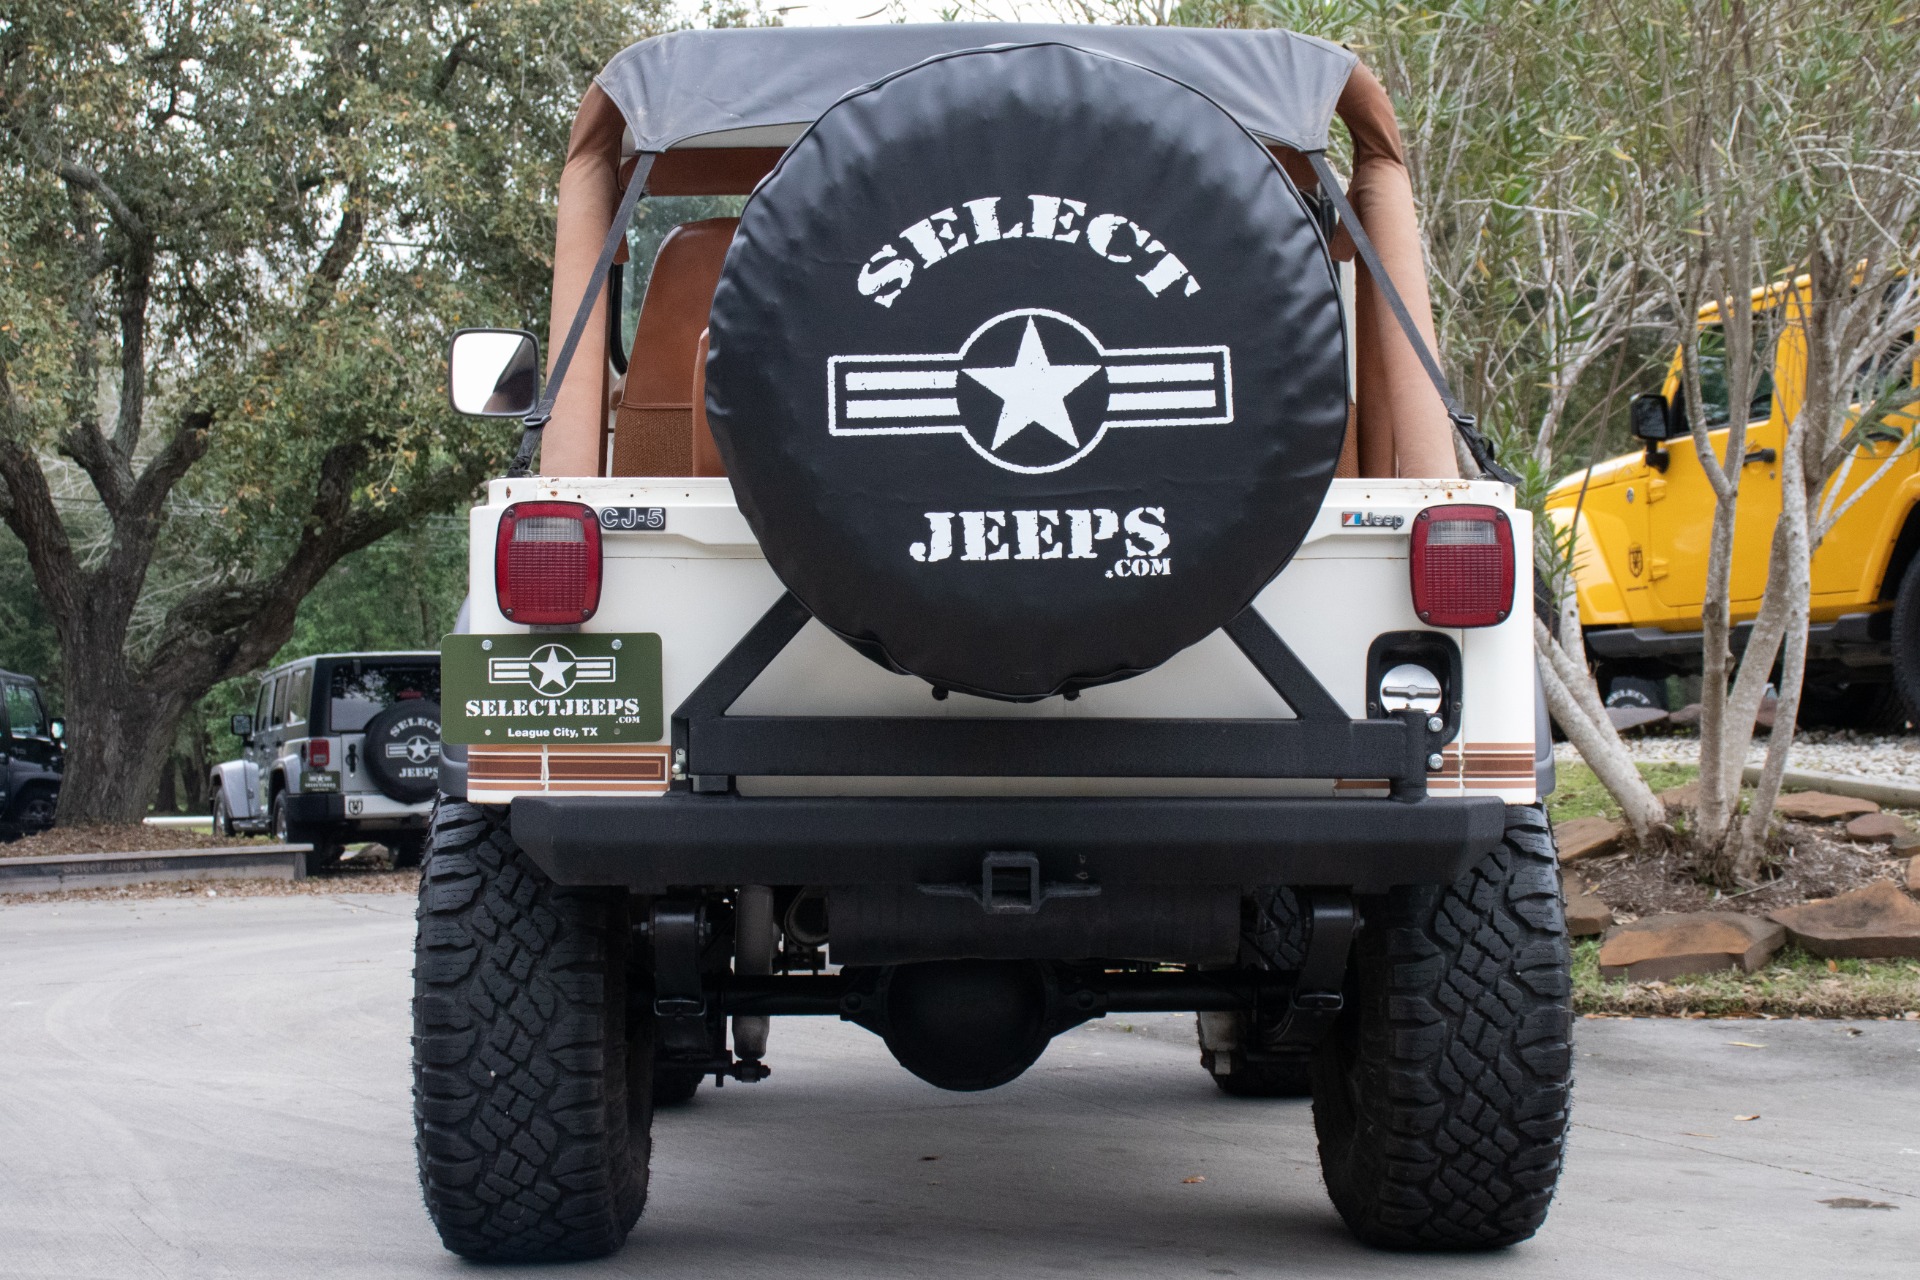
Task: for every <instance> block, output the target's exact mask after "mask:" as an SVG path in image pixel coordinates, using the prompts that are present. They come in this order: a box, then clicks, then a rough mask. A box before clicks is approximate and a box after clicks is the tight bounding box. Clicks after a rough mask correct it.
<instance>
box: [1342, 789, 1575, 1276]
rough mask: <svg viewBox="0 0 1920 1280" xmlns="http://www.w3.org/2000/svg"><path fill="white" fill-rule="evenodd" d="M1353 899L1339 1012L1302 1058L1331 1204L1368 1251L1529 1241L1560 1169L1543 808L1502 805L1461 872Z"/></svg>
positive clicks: (1547, 834) (1567, 1019)
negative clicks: (1355, 926) (1358, 920)
mask: <svg viewBox="0 0 1920 1280" xmlns="http://www.w3.org/2000/svg"><path fill="white" fill-rule="evenodd" d="M1361 911H1362V916H1363V919H1364V922H1365V924H1364V927H1363V928H1362V929H1361V931H1360V933H1359V935H1358V937H1357V938H1356V939H1355V944H1354V957H1353V961H1352V963H1351V966H1350V968H1349V971H1348V979H1347V983H1348V985H1347V1008H1346V1011H1345V1012H1344V1013H1343V1014H1342V1015H1341V1018H1340V1022H1339V1024H1338V1025H1337V1026H1336V1027H1335V1029H1334V1031H1333V1033H1332V1034H1331V1035H1329V1036H1328V1038H1327V1040H1326V1041H1325V1042H1324V1043H1323V1044H1322V1045H1321V1046H1320V1049H1319V1052H1318V1053H1317V1054H1316V1057H1315V1061H1314V1088H1313V1119H1314V1128H1315V1130H1316V1131H1317V1133H1318V1135H1319V1139H1320V1167H1321V1172H1322V1174H1323V1176H1324V1177H1325V1179H1326V1183H1327V1191H1328V1193H1329V1195H1331V1197H1332V1199H1333V1203H1334V1207H1335V1208H1336V1209H1338V1210H1339V1212H1340V1216H1341V1217H1342V1218H1343V1219H1345V1221H1346V1224H1347V1228H1348V1229H1349V1230H1350V1231H1352V1232H1353V1234H1354V1235H1355V1236H1356V1237H1357V1238H1358V1239H1359V1240H1361V1241H1362V1242H1363V1243H1366V1244H1370V1245H1374V1246H1377V1247H1381V1248H1388V1249H1435V1250H1458V1249H1491V1248H1499V1247H1501V1246H1504V1245H1510V1244H1514V1243H1516V1242H1518V1241H1521V1240H1525V1239H1526V1238H1527V1237H1529V1236H1531V1235H1532V1234H1533V1233H1534V1232H1535V1231H1536V1230H1538V1229H1539V1227H1540V1224H1541V1223H1542V1222H1543V1221H1545V1219H1546V1216H1547V1205H1548V1202H1549V1201H1550V1200H1551V1199H1552V1197H1553V1189H1554V1184H1555V1182H1556V1181H1557V1179H1558V1178H1559V1175H1560V1167H1561V1156H1562V1151H1563V1148H1564V1144H1565V1140H1566V1131H1567V1110H1568V1102H1569V1093H1570V1086H1571V1075H1572V1058H1573V1055H1572V1049H1571V1046H1570V1043H1569V1039H1570V1035H1571V1032H1572V1026H1573V1013H1572V1006H1571V1002H1570V996H1571V976H1570V973H1569V967H1570V961H1569V954H1568V950H1567V934H1566V919H1565V914H1564V911H1563V909H1562V907H1561V902H1560V893H1559V887H1558V884H1557V883H1556V879H1555V858H1554V846H1553V835H1552V832H1551V831H1550V830H1549V828H1548V826H1547V819H1546V815H1545V813H1544V812H1543V811H1542V810H1541V809H1540V807H1539V806H1537V805H1530V806H1526V807H1519V806H1513V807H1509V808H1508V810H1507V834H1506V839H1505V842H1504V844H1503V846H1502V847H1501V848H1500V849H1499V850H1498V851H1496V852H1494V853H1492V854H1490V855H1488V857H1487V858H1486V859H1485V860H1483V861H1482V862H1481V863H1480V865H1479V866H1477V867H1475V868H1474V869H1473V871H1471V872H1470V873H1468V874H1467V875H1466V876H1463V877H1462V878H1461V879H1460V880H1458V881H1456V882H1455V883H1453V884H1451V885H1448V886H1445V887H1439V886H1421V887H1415V888H1405V889H1398V890H1395V891H1393V892H1391V893H1389V894H1387V895H1385V896H1383V897H1379V898H1369V899H1365V900H1363V902H1362V904H1361Z"/></svg>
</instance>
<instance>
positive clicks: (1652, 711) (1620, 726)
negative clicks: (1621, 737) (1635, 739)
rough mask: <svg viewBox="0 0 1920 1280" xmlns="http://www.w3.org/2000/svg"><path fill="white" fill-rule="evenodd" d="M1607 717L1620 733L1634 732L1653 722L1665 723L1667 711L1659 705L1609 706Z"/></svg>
mask: <svg viewBox="0 0 1920 1280" xmlns="http://www.w3.org/2000/svg"><path fill="white" fill-rule="evenodd" d="M1607 719H1609V720H1611V721H1612V722H1613V727H1614V730H1615V731H1616V732H1618V733H1632V732H1633V731H1634V730H1635V729H1644V728H1646V727H1647V726H1648V725H1651V724H1665V723H1666V722H1667V713H1666V712H1664V711H1662V710H1660V708H1658V707H1608V708H1607Z"/></svg>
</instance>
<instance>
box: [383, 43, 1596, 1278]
mask: <svg viewBox="0 0 1920 1280" xmlns="http://www.w3.org/2000/svg"><path fill="white" fill-rule="evenodd" d="M713 86H725V89H724V90H715V89H714V88H713ZM1336 111H1337V113H1338V115H1339V117H1340V119H1341V120H1342V121H1344V123H1345V126H1346V128H1347V130H1348V132H1349V134H1350V136H1351V138H1352V140H1353V150H1352V162H1351V191H1352V201H1351V203H1349V200H1348V195H1347V191H1346V190H1345V189H1343V187H1342V185H1341V183H1340V181H1339V179H1338V178H1337V176H1336V175H1334V173H1333V171H1332V169H1331V167H1330V166H1329V164H1328V162H1327V159H1326V156H1325V152H1326V148H1327V145H1328V129H1329V125H1330V123H1331V121H1332V119H1333V117H1334V115H1335V114H1336ZM747 193H751V195H750V198H749V199H748V200H747V202H746V204H745V206H744V209H743V211H742V213H741V215H740V216H739V218H737V219H733V218H722V219H707V220H703V221H700V222H695V223H691V224H688V225H686V226H683V227H680V228H678V229H676V230H675V231H674V232H673V233H672V234H670V235H669V236H668V237H667V238H666V240H665V241H664V243H663V244H662V245H661V248H660V250H659V254H658V257H657V259H656V261H655V262H654V264H653V266H652V270H651V274H650V276H649V277H648V278H647V281H646V284H645V289H644V295H643V297H642V300H641V301H640V303H639V308H638V318H637V321H636V323H635V324H634V326H633V332H632V333H631V335H629V334H628V333H627V332H626V331H625V327H624V326H623V325H622V324H621V322H620V319H619V317H620V316H621V314H622V313H623V311H624V310H626V308H624V307H623V306H622V301H623V300H622V298H621V297H620V296H619V294H620V291H621V289H622V287H623V284H622V281H623V279H624V274H625V273H624V272H615V271H613V270H612V269H611V268H612V266H613V265H614V263H615V262H616V260H617V259H619V258H620V257H621V256H622V249H623V245H624V234H625V231H626V229H627V226H628V224H629V219H630V218H631V215H632V211H633V209H634V206H635V204H636V202H637V201H638V200H639V199H640V198H641V196H642V195H644V194H653V195H676V194H678V195H687V194H693V195H725V194H747ZM1355 205H1357V206H1359V212H1357V213H1356V211H1355V209H1354V207H1353V206H1355ZM558 235H559V244H558V247H557V250H556V268H555V291H554V293H555V299H554V306H555V311H554V316H555V322H554V330H553V335H554V340H555V344H556V346H557V348H558V351H557V354H556V356H555V359H554V360H553V362H552V366H551V368H550V371H549V374H548V377H547V380H546V386H545V389H544V391H543V390H542V389H541V386H540V379H539V377H538V370H539V360H538V356H537V350H538V348H537V342H536V341H535V339H534V337H533V335H531V334H525V333H521V332H518V331H511V330H466V331H462V332H461V333H459V334H457V335H455V337H454V340H453V343H452V348H451V397H452V400H453V403H454V406H455V407H456V408H458V409H461V410H463V411H467V412H477V413H483V414H492V415H496V416H512V417H524V418H525V420H526V424H527V427H528V430H527V434H526V437H525V441H526V443H525V446H524V448H523V450H522V455H521V464H520V465H517V466H516V468H515V472H516V474H511V475H509V476H507V477H505V478H502V479H499V480H496V481H494V482H493V483H492V484H491V486H490V487H489V490H488V493H487V497H486V501H485V502H484V503H483V504H482V505H480V506H479V507H477V508H475V509H474V511H473V512H472V524H471V531H472V558H471V575H472V596H471V602H470V604H471V612H470V618H469V622H468V625H467V628H466V629H465V631H464V632H463V633H462V634H458V635H453V636H449V637H447V638H446V641H445V643H444V647H443V653H442V658H443V666H442V680H443V689H444V697H443V703H444V706H445V713H446V714H445V725H444V734H445V739H446V744H447V745H446V747H445V752H444V759H443V761H442V766H441V791H442V795H441V798H440V801H439V805H438V809H437V811H436V816H435V819H434V826H433V835H432V838H431V843H430V849H429V853H428V858H427V864H426V872H425V876H424V878H423V881H422V887H421V908H420V931H419V941H418V958H417V966H416V973H415V977H416V996H415V1002H414V1055H415V1081H416V1087H415V1105H416V1120H417V1127H418V1151H419V1155H420V1169H421V1177H422V1182H423V1186H424V1188H425V1193H426V1200H427V1205H428V1209H429V1212H430V1214H431V1216H432V1218H433V1221H434V1223H435V1226H436V1228H437V1229H438V1230H439V1232H440V1235H441V1237H442V1239H443V1240H444V1242H445V1243H446V1244H447V1246H448V1247H449V1248H450V1249H452V1250H454V1251H455V1252H457V1253H460V1254H462V1255H465V1256H468V1257H472V1258H484V1259H507V1258H553V1257H586V1256H594V1255H599V1254H604V1253H607V1252H609V1251H611V1250H613V1249H616V1248H618V1247H619V1245H620V1243H621V1242H622V1241H623V1240H624V1239H625V1237H626V1235H627V1233H628V1231H629V1230H630V1229H631V1227H632V1226H633V1224H634V1222H635V1220H636V1218H637V1217H638V1215H639V1213H640V1210H641V1208H642V1206H643V1204H644V1202H645V1197H646V1183H647V1158H648V1154H649V1150H650V1142H651V1138H650V1127H649V1126H650V1121H651V1116H652V1111H653V1108H654V1106H655V1105H658V1104H667V1103H675V1102H684V1101H686V1100H687V1099H689V1098H691V1097H692V1095H693V1094H694V1091H695V1090H696V1088H697V1086H698V1085H699V1084H700V1082H701V1081H702V1080H703V1079H705V1078H706V1077H709V1076H711V1077H714V1078H715V1079H716V1080H720V1079H734V1080H739V1081H759V1080H763V1079H765V1078H767V1077H768V1075H769V1072H770V1071H771V1069H772V1067H771V1065H770V1062H769V1019H770V1018H772V1017H775V1016H789V1015H793V1016H798V1015H818V1016H829V1017H839V1018H842V1019H846V1020H848V1021H851V1022H854V1023H857V1024H858V1025H860V1026H862V1027H865V1028H867V1029H869V1030H871V1031H873V1032H875V1033H876V1034H879V1035H880V1036H882V1037H884V1039H885V1041H886V1043H887V1045H888V1047H889V1049H890V1050H891V1051H892V1052H893V1054H894V1056H895V1057H896V1058H897V1059H898V1060H899V1061H900V1063H901V1064H902V1065H903V1066H905V1067H906V1068H907V1069H908V1070H909V1071H911V1072H913V1073H914V1074H915V1075H917V1076H919V1077H921V1078H922V1079H924V1080H926V1081H927V1082H928V1083H930V1084H932V1085H935V1086H938V1087H941V1088H946V1089H969V1090H970V1089H987V1088H992V1087H995V1086H997V1085H1000V1084H1003V1083H1006V1082H1007V1081H1009V1080H1012V1079H1014V1078H1015V1077H1017V1076H1018V1075H1019V1074H1020V1073H1021V1072H1022V1071H1024V1070H1025V1069H1026V1068H1027V1067H1028V1066H1029V1065H1031V1064H1032V1063H1033V1062H1034V1061H1035V1060H1036V1059H1037V1058H1038V1057H1039V1056H1040V1054H1041V1053H1042V1052H1043V1051H1044V1050H1045V1048H1046V1045H1047V1043H1048V1041H1049V1039H1050V1038H1051V1037H1052V1036H1054V1035H1056V1034H1058V1033H1059V1032H1061V1031H1063V1030H1066V1029H1068V1028H1071V1027H1073V1026H1075V1025H1078V1024H1079V1023H1081V1022H1084V1021H1085V1020H1087V1019H1089V1018H1097V1017H1101V1016H1104V1015H1105V1014H1107V1013H1115V1012H1123V1011H1128V1012H1139V1011H1154V1010H1178V1011H1190V1012H1194V1013H1197V1014H1198V1015H1199V1018H1198V1025H1199V1045H1198V1048H1199V1050H1200V1056H1201V1062H1202V1064H1203V1066H1204V1067H1205V1069H1206V1070H1207V1071H1208V1072H1209V1073H1210V1074H1211V1076H1212V1078H1213V1079H1214V1081H1215V1082H1216V1083H1217V1084H1218V1085H1219V1087H1220V1088H1222V1089H1224V1090H1225V1091H1226V1092H1228V1093H1230V1094H1235V1095H1242V1096H1259V1095H1269V1096H1271V1095H1275V1094H1299V1093H1311V1095H1312V1097H1313V1106H1314V1117H1315V1124H1316V1128H1317V1130H1318V1134H1319V1140H1320V1156H1321V1161H1322V1164H1323V1168H1324V1170H1325V1174H1326V1181H1327V1186H1328V1189H1329V1192H1330V1193H1331V1196H1332V1199H1333V1202H1334V1206H1335V1208H1336V1209H1337V1211H1338V1212H1339V1214H1340V1215H1341V1217H1342V1218H1343V1219H1344V1220H1345V1221H1346V1223H1347V1225H1348V1226H1349V1227H1350V1228H1351V1229H1352V1230H1353V1232H1354V1233H1355V1234H1356V1235H1357V1236H1359V1237H1360V1238H1361V1239H1363V1240H1365V1241H1368V1242H1370V1243H1374V1244H1377V1245H1381V1246H1385V1247H1395V1248H1438V1249H1459V1248H1468V1249H1471V1248H1487V1247H1495V1246H1500V1245H1505V1244H1510V1243H1513V1242H1515V1241H1518V1240H1522V1239H1524V1238H1526V1237H1527V1236H1529V1235H1531V1234H1532V1233H1533V1231H1534V1230H1535V1229H1536V1228H1537V1227H1538V1226H1539V1224H1540V1223H1541V1221H1542V1220H1543V1219H1544V1216H1545V1213H1546V1210H1547V1205H1548V1201H1549V1199H1550V1197H1551V1195H1552V1192H1553V1188H1554V1184H1555V1180H1556V1178H1557V1176H1558V1172H1559V1168H1560V1159H1561V1150H1562V1143H1563V1140H1564V1135H1565V1128H1566V1122H1567V1106H1568V1089H1569V1078H1570V1069H1571V1053H1570V1048H1569V1035H1570V1030H1571V1010H1570V983H1569V974H1568V967H1569V960H1568V950H1567V942H1566V936H1565V925H1564V919H1563V913H1562V906H1561V902H1560V897H1559V888H1558V884H1557V880H1556V874H1555V857H1554V848H1553V841H1552V834H1551V831H1550V829H1549V827H1548V823H1547V820H1546V817H1545V814H1544V812H1543V810H1542V807H1541V803H1540V801H1541V796H1542V794H1543V792H1544V791H1545V790H1548V789H1550V788H1551V785H1552V764H1551V754H1550V752H1549V751H1548V749H1547V735H1546V728H1545V721H1544V715H1543V712H1542V710H1541V706H1540V702H1539V699H1538V697H1537V693H1536V685H1535V678H1534V675H1533V656H1532V640H1531V628H1532V614H1531V610H1530V609H1529V608H1528V607H1527V600H1528V592H1527V591H1526V590H1525V587H1524V584H1525V582H1526V581H1527V578H1528V576H1529V575H1528V569H1527V565H1528V559H1529V551H1528V549H1529V548H1530V546H1531V544H1532V531H1531V521H1530V517H1529V515H1528V513H1527V512H1526V511H1525V510H1523V509H1520V508H1518V507H1516V506H1515V503H1514V497H1513V490H1512V487H1511V485H1510V484H1509V483H1507V481H1506V479H1504V478H1502V475H1503V473H1500V472H1499V470H1498V467H1497V464H1496V463H1494V462H1493V461H1492V459H1491V457H1490V456H1489V455H1488V453H1487V451H1486V449H1485V446H1484V443H1483V442H1482V441H1481V440H1480V439H1479V437H1478V436H1477V435H1476V434H1475V433H1474V432H1473V430H1472V423H1471V420H1470V419H1468V418H1466V417H1465V415H1463V414H1459V413H1458V411H1457V409H1455V408H1454V406H1453V403H1452V400H1451V397H1450V396H1449V395H1448V394H1447V392H1446V390H1445V384H1444V380H1443V379H1441V378H1440V377H1439V371H1438V368H1437V366H1436V365H1433V363H1432V359H1431V355H1430V353H1429V352H1430V342H1431V326H1430V323H1429V322H1428V321H1427V320H1426V317H1425V312H1426V309H1427V302H1426V292H1425V288H1424V282H1423V281H1422V280H1421V279H1420V276H1419V261H1420V259H1419V249H1418V242H1417V235H1416V233H1415V231H1414V223H1413V219H1412V210H1411V203H1410V199H1409V197H1408V196H1407V187H1406V184H1405V172H1404V168H1403V166H1402V164H1401V160H1400V157H1399V151H1398V136H1397V133H1396V132H1395V129H1394V126H1393V118H1392V112H1391V107H1390V105H1388V103H1387V100H1386V97H1385V95H1384V93H1382V92H1381V91H1380V88H1379V85H1378V83H1377V82H1376V81H1374V79H1373V78H1372V76H1371V75H1370V74H1369V73H1368V72H1367V71H1366V70H1365V68H1364V67H1361V66H1360V65H1359V64H1358V63H1357V61H1356V59H1355V58H1354V56H1353V55H1352V54H1351V53H1349V52H1347V51H1345V50H1342V49H1339V48H1337V47H1335V46H1331V45H1328V44H1325V43H1323V42H1320V41H1316V40H1311V39H1307V38H1304V37H1300V36H1295V35H1292V34H1290V33H1286V32H1278V31H1261V32H1224V31H1197V30H1148V29H1124V28H1121V29H1115V28H1064V27H1062V28H1055V27H1025V26H987V27H978V26H969V25H966V24H947V25H941V26H937V27H912V26H907V27H884V28H859V29H851V30H843V31H833V32H823V31H817V30H755V31H705V32H686V33H679V34H676V35H670V36H664V37H659V38H656V39H651V40H647V41H643V42H641V43H640V44H638V45H635V46H633V47H632V48H630V49H628V50H626V51H625V52H623V53H622V54H620V55H619V56H618V57H617V58H616V59H614V61H613V62H612V63H611V64H610V65H609V66H608V68H607V69H606V71H605V72H604V73H603V74H602V75H601V76H600V77H599V79H598V81H597V83H596V85H595V87H594V88H593V90H592V91H591V92H590V93H589V94H588V96H587V98H586V101H585V102H584V103H583V104H582V107H581V111H580V116H579V120H578V123H577V124H576V127H575V130H574V135H573V140H572V144H571V150H570V154H569V159H568V163H567V166H566V169H565V172H564V174H563V177H562V179H561V182H560V211H559V233H558ZM1355 253H1357V254H1358V256H1359V258H1360V260H1361V262H1362V263H1363V264H1364V266H1363V267H1362V268H1361V269H1360V270H1359V271H1358V272H1357V273H1354V274H1343V269H1342V268H1341V267H1340V266H1338V265H1337V262H1336V257H1343V258H1344V257H1352V256H1353V255H1354V254H1355ZM610 281H611V283H609V282H610ZM610 317H611V318H610ZM1429 370H1431V377H1430V376H1429ZM1450 417H1451V418H1452V419H1453V421H1452V422H1449V418H1450ZM1456 429H1457V430H1458V431H1459V433H1460V435H1461V438H1462V439H1463V440H1464V441H1465V442H1466V444H1467V446H1468V449H1469V450H1470V451H1472V453H1473V455H1474V456H1475V457H1476V458H1477V459H1478V460H1479V462H1480V464H1481V466H1482V467H1483V468H1484V470H1486V471H1487V472H1488V473H1489V474H1488V475H1486V476H1483V477H1482V478H1471V479H1465V478H1462V477H1461V476H1460V475H1459V472H1458V468H1457V466H1456V464H1455V462H1454V457H1455V455H1454V451H1453V438H1452V437H1453V433H1454V431H1455V430H1456ZM536 445H537V447H538V448H539V449H540V451H541V452H540V466H539V469H538V472H537V473H535V472H534V469H533V467H532V466H531V465H530V464H531V457H532V453H533V450H534V448H535V447H536ZM1516 583H1519V584H1521V586H1520V588H1519V589H1518V590H1516ZM765 1087H771V1088H777V1084H775V1085H768V1086H765Z"/></svg>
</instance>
